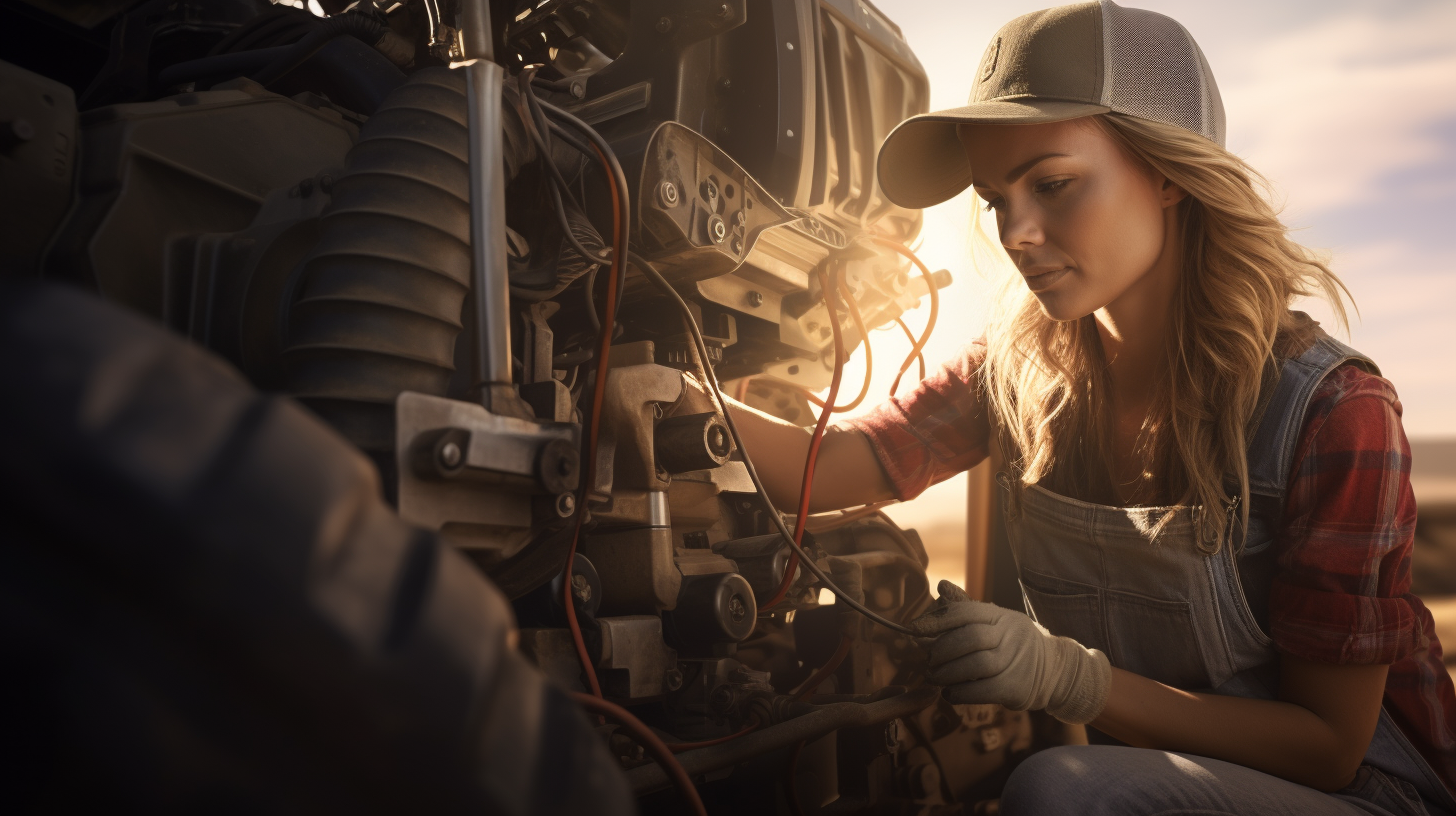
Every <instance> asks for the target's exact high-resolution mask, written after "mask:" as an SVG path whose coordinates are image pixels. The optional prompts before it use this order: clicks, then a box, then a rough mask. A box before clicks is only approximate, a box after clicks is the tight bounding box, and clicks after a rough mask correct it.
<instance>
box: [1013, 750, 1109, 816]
mask: <svg viewBox="0 0 1456 816" xmlns="http://www.w3.org/2000/svg"><path fill="white" fill-rule="evenodd" d="M1089 749H1091V750H1090V752H1089ZM1095 753H1096V751H1095V749H1093V748H1092V746H1085V745H1064V746H1061V747H1058V748H1048V749H1047V750H1045V751H1038V752H1036V753H1034V754H1032V755H1031V756H1030V757H1027V758H1026V759H1025V760H1024V761H1023V762H1022V763H1021V764H1020V765H1018V766H1017V767H1016V770H1015V771H1013V772H1012V774H1011V778H1010V779H1009V780H1007V782H1006V789H1005V791H1004V792H1003V793H1002V794H1001V812H1002V813H1003V814H1006V816H1017V814H1045V815H1046V816H1062V815H1063V814H1072V813H1083V812H1085V805H1086V791H1087V786H1088V782H1089V780H1090V779H1091V775H1092V774H1093V773H1095V772H1094V771H1093V769H1092V766H1093V765H1094V764H1097V760H1098V757H1096V756H1095Z"/></svg>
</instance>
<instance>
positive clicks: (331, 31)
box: [251, 14, 385, 88]
mask: <svg viewBox="0 0 1456 816" xmlns="http://www.w3.org/2000/svg"><path fill="white" fill-rule="evenodd" d="M384 31H385V29H384V26H382V25H380V24H379V23H376V22H375V21H373V20H371V19H369V18H368V17H365V16H363V15H360V14H345V15H342V16H339V17H325V18H323V19H322V20H320V21H319V22H318V24H317V25H315V26H314V27H313V28H311V29H310V30H309V32H308V33H307V34H305V35H304V36H303V39H301V40H299V41H298V42H296V43H294V44H293V45H290V46H288V49H289V52H288V53H287V54H285V55H283V56H282V57H279V58H278V59H277V60H275V61H273V62H271V63H269V64H268V65H266V66H264V67H263V68H262V69H261V70H260V71H258V73H256V74H254V75H253V76H252V77H251V79H252V80H253V81H254V82H257V83H258V84H259V85H262V86H263V87H265V88H266V87H267V86H269V85H271V84H273V83H274V82H276V81H278V80H279V79H280V78H282V77H283V76H285V75H287V74H288V72H290V71H292V70H293V69H295V68H297V67H298V66H300V65H302V64H303V63H305V62H307V61H308V59H309V57H312V56H313V55H314V54H316V53H318V51H319V49H321V48H323V47H324V46H325V45H328V44H329V42H330V41H331V40H333V39H335V38H337V37H345V36H349V37H355V38H357V39H359V40H360V41H361V42H364V43H365V44H367V45H370V46H373V45H375V44H377V43H378V42H379V41H380V40H381V39H383V38H384Z"/></svg>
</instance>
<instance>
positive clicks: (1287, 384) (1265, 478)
mask: <svg viewBox="0 0 1456 816" xmlns="http://www.w3.org/2000/svg"><path fill="white" fill-rule="evenodd" d="M1351 361H1355V362H1358V363H1361V364H1363V365H1364V366H1366V367H1367V368H1368V369H1369V370H1370V371H1371V372H1372V373H1375V374H1379V373H1380V369H1379V367H1377V366H1376V365H1375V362H1374V361H1373V360H1371V359H1370V358H1369V357H1367V356H1365V355H1364V354H1361V353H1360V352H1358V351H1356V350H1355V349H1353V348H1350V347H1349V346H1347V345H1345V344H1344V343H1341V342H1340V341H1338V340H1336V339H1335V338H1333V337H1330V336H1329V335H1328V334H1326V333H1325V332H1324V331H1323V330H1320V331H1319V332H1318V334H1317V336H1316V339H1315V340H1314V342H1313V343H1311V344H1310V346H1309V348H1307V349H1305V350H1304V352H1303V353H1301V354H1299V355H1298V356H1294V357H1286V358H1284V359H1281V360H1277V361H1276V364H1277V365H1278V366H1279V372H1278V375H1279V376H1278V379H1277V380H1276V381H1275V382H1274V383H1273V389H1274V390H1273V393H1272V394H1271V395H1270V397H1269V400H1268V402H1267V404H1266V406H1265V408H1264V413H1263V415H1262V416H1261V417H1260V419H1259V425H1258V427H1257V428H1256V429H1255V431H1254V433H1253V435H1252V436H1251V437H1250V438H1249V450H1248V462H1249V499H1250V507H1249V512H1250V513H1251V514H1256V515H1261V516H1265V517H1266V520H1267V521H1270V522H1275V521H1277V518H1278V516H1280V515H1282V510H1283V506H1284V497H1285V494H1286V493H1287V492H1288V489H1289V476H1290V473H1289V471H1290V469H1291V468H1293V467H1294V455H1295V447H1296V446H1297V445H1298V444H1299V437H1300V432H1301V431H1302V430H1303V429H1304V418H1305V413H1306V412H1307V411H1308V410H1309V402H1310V400H1311V399H1312V398H1313V397H1314V392H1315V389H1317V388H1318V387H1319V384H1320V382H1321V381H1323V380H1324V378H1325V377H1326V376H1328V375H1329V373H1330V372H1331V371H1334V370H1335V369H1336V368H1338V367H1339V366H1341V365H1343V364H1344V363H1347V362H1351ZM1270 515H1272V516H1273V518H1269V516H1270ZM1270 528H1277V524H1272V523H1271V524H1270Z"/></svg>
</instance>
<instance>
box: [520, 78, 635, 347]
mask: <svg viewBox="0 0 1456 816" xmlns="http://www.w3.org/2000/svg"><path fill="white" fill-rule="evenodd" d="M535 102H536V104H537V105H539V106H540V107H541V110H543V111H544V112H545V113H547V114H548V115H550V116H554V117H556V118H557V119H560V120H561V121H562V122H565V123H566V124H567V125H570V126H571V127H572V128H573V129H575V130H576V131H577V132H579V133H580V134H581V135H582V136H585V137H586V138H587V141H589V142H590V143H591V144H592V145H593V146H594V147H595V148H596V149H595V150H592V151H591V152H589V153H587V155H593V154H599V155H598V159H600V160H604V161H605V162H606V164H607V167H608V170H609V172H610V173H611V174H612V179H613V181H614V182H615V186H616V188H617V200H618V206H619V207H620V208H621V229H620V231H619V233H618V235H617V236H615V237H616V240H614V241H613V242H612V243H613V244H614V245H615V246H620V247H624V248H625V247H627V246H629V243H628V242H629V240H630V236H631V235H632V200H631V198H632V197H631V191H630V190H629V189H628V188H627V174H626V173H624V172H622V164H621V163H620V162H618V161H617V154H616V153H614V152H613V151H612V146H611V145H610V144H608V143H607V140H606V139H604V138H602V135H601V134H600V133H597V131H596V129H595V128H593V127H592V126H591V125H588V124H587V123H586V122H583V121H582V120H580V119H578V118H577V117H576V116H575V115H573V114H571V113H568V112H566V111H564V110H562V109H561V108H558V107H556V106H555V105H552V104H551V103H549V102H544V101H542V100H539V99H537V100H535ZM551 124H552V128H551V130H552V132H553V133H557V134H558V135H560V136H562V138H563V139H564V140H566V141H568V143H570V142H571V141H573V140H572V139H571V137H570V135H569V134H566V133H564V129H562V128H559V127H558V126H556V123H554V122H553V123H551ZM573 146H575V145H573ZM578 149H580V148H578ZM584 152H585V151H584ZM626 288H627V274H626V267H625V265H624V266H623V269H622V275H621V276H620V277H619V278H618V279H617V308H616V309H615V310H614V311H613V314H612V322H613V323H614V324H615V323H616V322H617V314H618V313H620V312H621V309H622V300H623V298H622V294H623V292H624V291H626Z"/></svg>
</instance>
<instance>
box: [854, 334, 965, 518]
mask: <svg viewBox="0 0 1456 816" xmlns="http://www.w3.org/2000/svg"><path fill="white" fill-rule="evenodd" d="M985 361H986V343H985V340H984V339H982V340H976V341H974V342H972V343H970V344H968V345H966V346H965V347H963V348H962V349H961V350H960V352H959V353H958V354H957V355H956V356H955V357H954V358H952V359H951V360H950V361H948V362H946V363H945V364H944V365H942V366H941V367H940V368H939V369H938V370H937V371H935V372H934V373H933V374H931V375H930V376H928V377H926V378H925V379H924V380H922V381H921V382H920V384H919V385H917V386H916V387H915V390H914V391H912V392H910V394H909V395H907V396H904V397H891V398H890V399H889V400H888V401H886V402H884V403H881V404H880V405H879V406H877V407H876V408H875V409H874V410H872V411H871V412H870V413H868V414H866V415H864V416H861V417H856V418H854V419H849V420H845V421H843V422H840V423H837V427H840V428H843V429H847V430H856V431H859V432H861V433H863V434H864V435H865V436H866V437H867V438H868V439H869V441H870V445H871V447H873V448H874V451H875V456H876V457H877V458H878V459H879V461H880V467H882V468H883V469H884V471H885V475H886V476H887V477H888V478H889V480H890V484H891V486H892V487H893V488H894V490H895V497H896V498H898V499H900V500H901V501H907V500H909V499H913V498H915V497H916V496H918V495H920V494H921V493H922V492H924V491H925V489H926V488H927V487H930V486H931V485H933V484H936V483H938V482H942V481H945V480H946V479H949V478H950V477H951V476H954V475H955V474H957V473H960V472H961V471H963V470H966V469H968V468H971V467H973V466H975V465H976V464H978V463H979V462H980V461H981V460H982V459H984V458H986V451H987V441H988V438H989V435H990V431H989V425H988V424H987V422H986V410H985V404H984V400H983V399H982V392H981V388H980V372H981V366H982V365H984V364H985Z"/></svg>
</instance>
